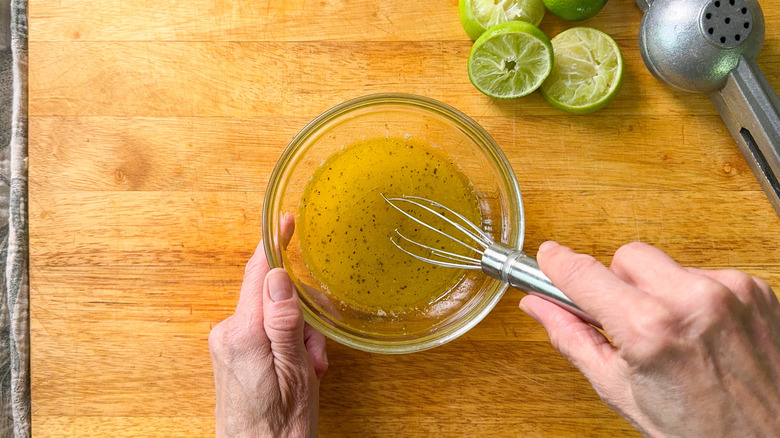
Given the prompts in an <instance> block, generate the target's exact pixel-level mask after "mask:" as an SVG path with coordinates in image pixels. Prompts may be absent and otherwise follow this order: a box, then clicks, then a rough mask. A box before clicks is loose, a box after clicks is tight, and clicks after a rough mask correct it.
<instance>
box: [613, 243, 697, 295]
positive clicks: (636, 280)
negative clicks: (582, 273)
mask: <svg viewBox="0 0 780 438" xmlns="http://www.w3.org/2000/svg"><path fill="white" fill-rule="evenodd" d="M609 269H610V270H611V271H612V272H614V273H615V275H617V276H618V277H619V278H620V279H622V280H623V281H625V282H627V283H629V284H631V285H633V286H634V287H636V288H637V289H639V290H640V291H642V292H644V293H646V294H650V295H655V296H664V297H670V296H671V297H674V296H677V295H678V293H679V288H678V287H675V286H680V285H683V284H690V281H691V280H692V278H691V273H690V272H689V271H688V270H687V269H686V268H684V267H682V266H680V265H679V264H677V262H676V261H674V260H673V259H672V258H671V257H669V256H668V255H666V253H664V252H663V251H661V250H660V249H658V248H655V247H653V246H651V245H648V244H646V243H642V242H632V243H629V244H627V245H623V246H621V247H620V248H619V249H618V250H617V251H615V256H614V257H613V258H612V264H611V265H610V267H609Z"/></svg>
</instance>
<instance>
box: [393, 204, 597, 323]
mask: <svg viewBox="0 0 780 438" xmlns="http://www.w3.org/2000/svg"><path fill="white" fill-rule="evenodd" d="M381 196H382V198H384V200H385V201H387V203H388V204H390V205H391V206H392V207H393V208H395V209H396V210H398V211H399V212H401V213H402V214H403V215H404V216H406V217H408V218H409V219H411V220H413V221H414V222H416V223H418V224H420V225H422V226H423V227H425V228H427V229H429V230H431V231H434V232H435V233H438V234H440V235H442V236H444V237H446V238H447V239H449V240H451V241H453V242H455V243H457V244H458V245H461V246H463V247H464V248H467V249H469V250H470V251H473V254H474V255H472V256H469V255H460V254H456V253H453V252H449V251H444V250H442V249H438V248H434V247H432V246H429V245H425V244H424V243H420V242H417V241H414V240H412V239H410V238H408V237H406V236H404V235H403V234H402V233H401V232H400V231H399V230H398V229H396V230H395V234H396V235H395V236H393V237H391V238H390V240H391V241H392V242H393V244H394V245H395V246H396V247H398V249H400V250H401V251H403V252H405V253H406V254H409V255H410V256H412V257H414V258H415V259H417V260H420V261H423V262H426V263H431V264H434V265H437V266H443V267H447V268H459V269H470V270H481V271H482V272H484V273H485V274H487V275H489V276H490V277H493V278H495V279H497V280H500V281H502V282H504V283H507V284H509V285H510V286H513V287H516V288H518V289H520V290H522V291H524V292H526V293H528V294H531V295H536V296H539V297H541V298H544V299H546V300H548V301H551V302H553V303H555V304H557V305H558V306H560V307H562V308H564V309H566V310H567V311H569V312H571V313H573V314H574V315H577V316H578V317H579V318H580V319H582V320H583V321H586V322H588V323H590V324H593V325H595V326H599V325H598V322H597V321H596V320H594V319H593V317H591V316H590V315H588V314H587V313H585V312H584V311H583V310H582V309H580V308H579V307H577V305H576V304H574V303H573V302H572V301H571V300H570V299H569V297H567V296H566V295H565V294H564V293H563V292H561V290H560V289H558V288H557V287H555V286H554V285H553V284H552V282H551V281H550V279H549V278H547V276H546V275H544V273H543V272H542V270H541V269H539V264H538V263H537V262H536V259H535V258H533V257H531V256H529V255H527V254H525V253H524V252H523V251H522V250H520V249H518V248H512V247H510V246H507V245H504V244H503V243H500V242H495V241H494V240H493V238H492V237H491V236H490V235H489V234H488V233H486V232H485V231H484V230H482V229H481V228H479V227H478V226H476V225H475V224H473V223H472V222H471V221H469V220H468V219H466V218H465V217H464V216H463V215H461V214H460V213H457V212H455V211H453V210H451V209H449V208H447V207H445V206H444V205H441V204H439V203H438V202H436V201H432V200H430V199H427V198H421V197H418V196H401V197H394V198H387V197H385V195H384V194H382V195H381ZM404 203H406V204H410V205H412V206H414V207H415V208H416V209H419V210H421V211H422V212H425V214H430V215H432V216H431V217H432V218H435V219H436V220H437V221H442V222H443V223H447V224H449V225H450V226H452V227H453V228H454V229H455V230H457V232H458V233H459V234H460V235H458V236H454V235H452V234H448V233H445V232H444V231H442V230H441V229H439V228H437V227H434V226H433V225H431V224H430V223H428V222H425V221H423V220H421V219H419V218H418V217H415V216H414V215H412V214H411V213H409V212H407V211H406V210H404V209H402V208H401V207H399V205H400V204H404ZM437 209H438V210H441V211H444V212H446V213H447V214H449V215H451V216H452V217H453V218H452V219H451V218H449V217H447V216H445V215H444V214H442V213H440V212H439V211H437ZM407 248H414V249H415V250H417V251H419V252H421V253H423V254H425V255H420V254H417V253H415V252H413V251H411V250H409V249H407Z"/></svg>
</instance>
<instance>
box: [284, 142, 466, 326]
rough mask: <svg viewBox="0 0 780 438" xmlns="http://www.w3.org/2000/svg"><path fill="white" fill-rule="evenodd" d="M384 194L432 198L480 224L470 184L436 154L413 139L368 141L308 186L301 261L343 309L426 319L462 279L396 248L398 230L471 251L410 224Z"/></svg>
mask: <svg viewBox="0 0 780 438" xmlns="http://www.w3.org/2000/svg"><path fill="white" fill-rule="evenodd" d="M380 194H384V195H385V196H387V197H394V196H402V195H413V196H421V197H425V198H429V199H432V200H435V201H437V202H440V203H442V204H443V205H446V206H448V207H450V208H452V209H453V210H454V211H457V212H458V213H460V214H462V215H464V216H465V217H467V218H468V219H470V220H471V221H473V222H475V223H480V220H479V219H480V213H479V206H478V202H477V198H476V195H475V193H474V189H473V188H472V186H471V183H470V182H469V180H468V178H467V177H466V175H464V174H463V172H462V171H461V170H460V169H459V168H458V166H457V165H456V164H455V163H453V161H452V160H451V159H449V158H448V157H446V156H445V155H444V154H443V153H442V152H440V151H439V150H438V149H436V148H434V147H432V146H430V145H428V144H427V143H425V142H422V141H420V140H416V139H414V138H402V137H390V138H371V139H366V140H362V141H358V142H356V143H354V144H352V145H349V146H347V147H345V148H344V149H343V150H341V151H339V152H338V153H336V154H335V155H333V156H332V157H330V158H329V159H327V160H326V161H325V162H324V163H323V165H322V166H321V167H320V168H319V169H318V170H317V172H315V174H314V176H313V177H312V179H311V180H310V181H309V183H308V185H307V187H306V189H305V191H304V195H303V198H302V200H301V205H300V209H299V212H298V220H297V224H298V231H299V239H300V244H301V250H302V255H303V259H304V261H305V263H306V265H307V267H308V268H309V270H310V271H311V273H312V275H313V276H314V278H316V279H317V281H318V282H319V283H320V284H321V286H322V288H323V290H324V292H326V293H327V294H329V295H330V296H331V298H332V299H333V300H334V301H335V302H337V303H340V304H342V305H345V306H349V307H352V308H357V309H361V310H363V311H365V312H369V313H372V314H376V315H380V316H384V315H390V316H392V315H400V314H404V313H407V312H414V311H424V310H425V308H426V307H427V306H429V305H430V304H433V303H435V302H436V301H437V300H439V299H440V298H442V297H443V296H445V295H446V293H447V292H448V291H449V290H450V289H452V288H453V287H454V286H455V285H456V284H457V283H458V281H459V280H460V279H461V278H462V277H463V275H464V271H463V270H459V269H452V268H443V267H438V266H434V265H431V264H429V263H425V262H421V261H418V260H416V259H414V258H413V257H411V256H409V255H408V254H405V253H403V252H402V251H401V250H399V249H398V248H396V247H395V246H394V245H393V243H392V242H391V241H390V238H391V236H393V235H394V233H395V230H396V228H397V229H399V230H400V231H401V232H402V233H404V235H407V236H408V237H410V238H412V239H414V240H416V241H418V242H423V243H425V244H428V245H431V246H435V247H437V248H442V249H444V250H447V251H451V252H457V253H459V254H468V250H465V249H464V248H462V247H460V246H459V245H457V244H455V243H452V242H450V241H448V240H447V239H445V238H443V237H441V236H440V235H438V234H437V233H435V232H434V231H431V230H428V229H425V228H424V227H422V226H420V225H417V224H415V223H414V222H413V221H411V220H410V219H408V218H405V217H404V216H403V215H402V214H401V213H400V212H398V211H396V210H395V209H393V208H392V207H391V206H390V205H388V204H387V203H386V202H385V200H384V199H382V197H381V195H380ZM421 255H422V253H421Z"/></svg>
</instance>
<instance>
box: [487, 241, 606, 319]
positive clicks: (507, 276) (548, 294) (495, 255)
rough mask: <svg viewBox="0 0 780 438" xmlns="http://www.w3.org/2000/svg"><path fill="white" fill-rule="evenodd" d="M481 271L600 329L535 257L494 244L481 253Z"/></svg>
mask: <svg viewBox="0 0 780 438" xmlns="http://www.w3.org/2000/svg"><path fill="white" fill-rule="evenodd" d="M482 272H484V273H485V274H487V275H489V276H491V277H493V278H495V279H497V280H501V281H503V282H504V283H508V284H509V285H510V286H513V287H516V288H518V289H520V290H522V291H523V292H526V293H527V294H529V295H536V296H538V297H540V298H544V299H545V300H547V301H550V302H552V303H554V304H556V305H558V306H560V307H562V308H563V309H565V310H567V311H568V312H570V313H572V314H574V315H576V316H577V317H578V318H580V319H582V320H583V321H585V322H587V323H589V324H592V325H594V326H596V327H599V328H601V325H599V323H598V322H597V321H596V320H595V319H593V317H592V316H590V315H588V314H587V313H585V312H584V311H583V310H582V309H580V308H579V307H578V306H577V305H576V304H574V302H573V301H572V300H570V299H569V297H567V296H566V294H564V293H563V292H562V291H561V290H560V289H558V288H557V287H555V286H554V285H553V284H552V282H551V281H550V279H549V278H547V276H546V275H544V273H543V272H542V270H541V269H539V264H538V263H537V262H536V259H535V258H533V257H531V256H529V255H526V254H525V253H524V252H522V251H520V250H519V249H515V248H510V247H508V246H506V245H503V244H501V243H494V244H493V245H491V246H489V247H488V248H487V249H485V251H484V252H483V254H482Z"/></svg>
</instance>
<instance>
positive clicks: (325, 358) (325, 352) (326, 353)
mask: <svg viewBox="0 0 780 438" xmlns="http://www.w3.org/2000/svg"><path fill="white" fill-rule="evenodd" d="M322 361H323V362H325V366H328V365H329V364H328V352H327V351H325V350H323V351H322Z"/></svg>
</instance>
